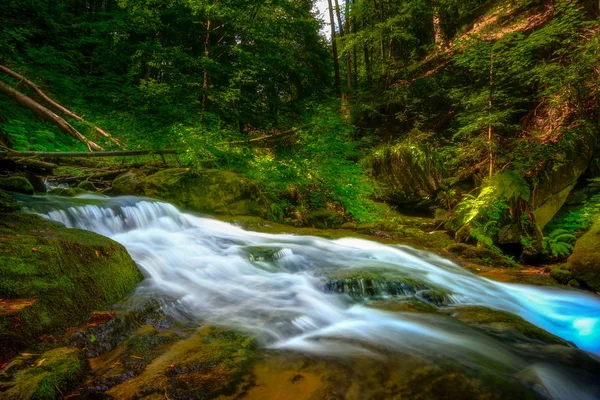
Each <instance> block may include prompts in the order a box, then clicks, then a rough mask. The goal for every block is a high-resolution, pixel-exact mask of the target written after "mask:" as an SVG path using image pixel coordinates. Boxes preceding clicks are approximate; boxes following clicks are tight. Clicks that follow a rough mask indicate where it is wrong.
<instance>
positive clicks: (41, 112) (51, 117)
mask: <svg viewBox="0 0 600 400" xmlns="http://www.w3.org/2000/svg"><path fill="white" fill-rule="evenodd" d="M0 91H1V92H3V93H5V94H6V95H7V96H8V97H10V98H11V99H13V100H15V101H16V102H17V103H19V104H21V105H22V106H23V107H27V108H29V109H30V110H31V111H33V112H34V113H35V114H36V115H38V116H40V117H41V118H44V119H46V120H48V121H50V122H52V123H53V124H55V125H56V126H58V128H59V129H60V130H61V131H62V132H63V133H65V134H67V135H69V136H71V137H73V138H75V139H76V140H78V141H80V142H81V143H83V144H85V145H86V147H87V148H88V149H89V150H90V151H94V150H96V151H98V150H104V149H103V148H102V147H100V146H98V145H97V144H96V143H94V142H92V141H91V140H89V139H88V138H86V137H85V136H83V135H82V134H81V133H79V131H77V129H75V128H73V126H71V124H69V123H68V122H67V121H65V120H64V119H63V118H61V117H60V116H58V115H56V114H55V113H53V112H52V111H50V110H49V109H47V108H46V107H44V106H42V105H41V104H39V103H38V102H36V101H35V100H32V99H31V98H29V97H27V96H25V95H24V94H23V93H21V92H19V91H17V90H15V89H13V88H11V87H10V86H8V85H7V84H5V83H4V82H2V81H0Z"/></svg>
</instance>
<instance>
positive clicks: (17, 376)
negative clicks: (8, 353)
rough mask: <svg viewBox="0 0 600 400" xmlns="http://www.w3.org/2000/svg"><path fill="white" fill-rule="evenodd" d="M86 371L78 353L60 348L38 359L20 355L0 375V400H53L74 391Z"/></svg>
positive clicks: (85, 366) (85, 363)
mask: <svg viewBox="0 0 600 400" xmlns="http://www.w3.org/2000/svg"><path fill="white" fill-rule="evenodd" d="M88 370H89V363H88V360H87V359H86V358H85V356H84V354H83V352H82V351H81V350H79V349H73V348H68V347H60V348H57V349H54V350H50V351H47V352H45V353H43V354H42V355H40V356H33V355H31V354H26V355H22V356H20V357H18V358H16V359H15V360H13V361H12V362H11V363H10V364H9V365H8V366H7V367H6V368H5V370H4V371H2V373H1V374H0V397H2V398H3V399H7V400H12V399H14V400H17V399H18V400H21V399H32V400H34V399H35V400H52V399H60V398H63V397H64V394H67V393H69V392H70V391H71V390H72V389H74V388H75V387H76V386H77V385H78V384H79V383H80V382H81V381H82V380H83V378H84V377H85V374H86V373H87V372H88Z"/></svg>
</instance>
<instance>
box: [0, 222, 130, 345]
mask: <svg viewBox="0 0 600 400" xmlns="http://www.w3.org/2000/svg"><path fill="white" fill-rule="evenodd" d="M0 244H1V245H0V298H2V299H5V300H9V301H17V302H19V301H20V302H24V301H25V300H27V301H28V302H29V303H30V305H28V306H26V307H22V308H20V309H18V310H17V311H16V312H2V309H1V308H0V343H3V344H4V345H6V346H7V348H8V347H12V348H15V349H19V348H22V347H23V346H25V345H28V344H30V343H32V342H35V341H36V340H38V338H39V337H40V336H41V335H44V334H45V335H58V334H61V333H62V332H63V331H64V330H65V329H66V328H68V327H71V326H75V325H77V324H79V323H81V322H83V321H85V320H86V319H87V317H88V316H89V314H90V313H91V312H92V311H95V310H98V309H101V308H103V307H105V306H107V305H110V304H113V303H115V302H117V301H119V300H121V299H122V298H123V297H124V296H125V295H126V294H127V293H128V292H130V291H131V290H132V289H133V288H134V287H135V285H136V283H138V282H139V281H140V280H141V279H142V274H141V273H140V271H139V270H138V269H137V267H136V265H135V263H134V262H133V260H132V259H131V257H130V256H129V254H128V253H127V251H126V250H125V248H124V247H123V246H122V245H120V244H119V243H117V242H115V241H113V240H110V239H108V238H105V237H103V236H100V235H98V234H95V233H92V232H88V231H84V230H80V229H68V228H65V227H64V226H62V225H60V224H57V223H53V222H50V221H47V220H44V219H42V218H41V217H39V216H36V215H31V214H24V213H13V214H4V215H3V216H2V219H1V220H0ZM25 304H27V302H25Z"/></svg>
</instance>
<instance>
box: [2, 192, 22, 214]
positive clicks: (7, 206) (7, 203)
mask: <svg viewBox="0 0 600 400" xmlns="http://www.w3.org/2000/svg"><path fill="white" fill-rule="evenodd" d="M20 208H21V206H20V205H19V203H18V202H17V200H15V198H14V197H13V196H11V195H10V194H8V193H6V192H5V191H4V190H0V213H8V212H13V211H17V210H19V209H20Z"/></svg>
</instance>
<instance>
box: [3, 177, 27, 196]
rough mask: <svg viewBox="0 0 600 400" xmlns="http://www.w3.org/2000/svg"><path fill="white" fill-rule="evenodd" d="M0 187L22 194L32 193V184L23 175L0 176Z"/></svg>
mask: <svg viewBox="0 0 600 400" xmlns="http://www.w3.org/2000/svg"><path fill="white" fill-rule="evenodd" d="M0 189H3V190H7V191H9V192H17V193H23V194H33V193H34V190H33V186H32V185H31V183H30V182H29V181H28V180H27V178H25V177H23V176H11V177H8V178H0Z"/></svg>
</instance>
